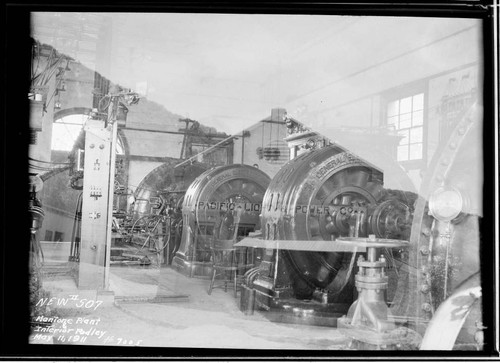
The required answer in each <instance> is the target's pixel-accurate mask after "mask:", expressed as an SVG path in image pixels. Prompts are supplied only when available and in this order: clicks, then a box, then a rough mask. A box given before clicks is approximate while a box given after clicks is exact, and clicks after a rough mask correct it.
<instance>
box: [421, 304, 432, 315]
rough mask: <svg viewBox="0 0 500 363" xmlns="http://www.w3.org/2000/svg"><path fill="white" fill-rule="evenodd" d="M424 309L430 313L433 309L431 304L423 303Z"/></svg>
mask: <svg viewBox="0 0 500 363" xmlns="http://www.w3.org/2000/svg"><path fill="white" fill-rule="evenodd" d="M422 310H423V311H425V312H427V313H429V312H430V311H431V310H432V307H431V304H429V303H424V304H422Z"/></svg>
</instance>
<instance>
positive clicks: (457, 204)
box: [429, 187, 463, 222]
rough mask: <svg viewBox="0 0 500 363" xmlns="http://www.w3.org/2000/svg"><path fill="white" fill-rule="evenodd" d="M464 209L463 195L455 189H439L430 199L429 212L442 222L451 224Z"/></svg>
mask: <svg viewBox="0 0 500 363" xmlns="http://www.w3.org/2000/svg"><path fill="white" fill-rule="evenodd" d="M462 208H463V198H462V194H460V192H459V191H458V190H457V189H455V188H451V187H442V188H439V189H437V190H436V191H434V193H432V195H431V197H430V198H429V210H430V212H431V214H432V215H433V216H434V217H435V218H436V219H438V220H439V221H441V222H449V221H451V220H453V219H455V218H456V217H457V216H458V215H459V214H460V212H461V211H462Z"/></svg>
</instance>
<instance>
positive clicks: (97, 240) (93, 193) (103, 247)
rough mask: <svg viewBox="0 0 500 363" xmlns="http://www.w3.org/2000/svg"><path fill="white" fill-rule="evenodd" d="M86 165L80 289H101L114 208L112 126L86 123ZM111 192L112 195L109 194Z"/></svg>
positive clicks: (106, 265) (92, 122)
mask: <svg viewBox="0 0 500 363" xmlns="http://www.w3.org/2000/svg"><path fill="white" fill-rule="evenodd" d="M84 130H85V164H84V173H85V175H84V182H83V204H82V232H81V251H80V266H79V274H78V275H79V276H78V288H79V289H97V290H102V289H105V288H106V287H107V286H106V285H107V282H106V281H105V280H106V278H107V273H106V268H109V253H107V250H108V249H109V246H107V240H108V238H107V234H108V226H107V225H108V216H109V209H108V208H110V206H111V208H112V205H113V201H112V198H113V194H112V190H113V189H112V188H111V187H110V183H111V180H110V177H111V173H110V170H111V168H112V167H114V165H111V162H112V160H111V153H112V151H114V150H112V149H111V146H112V135H113V134H112V131H113V126H112V125H108V127H105V126H104V121H100V120H91V119H90V120H88V121H87V123H86V125H85V127H84ZM110 190H111V193H110Z"/></svg>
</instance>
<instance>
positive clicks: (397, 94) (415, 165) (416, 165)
mask: <svg viewBox="0 0 500 363" xmlns="http://www.w3.org/2000/svg"><path fill="white" fill-rule="evenodd" d="M428 89H429V87H428V81H420V82H417V83H411V84H404V85H402V86H399V87H396V88H393V89H390V90H388V91H386V92H384V93H383V94H382V95H381V101H382V102H381V106H382V107H381V108H380V110H381V118H380V119H381V125H382V126H384V127H387V128H389V124H388V106H389V104H390V103H391V102H393V101H396V100H399V101H401V100H402V99H404V98H407V97H413V96H416V95H418V94H420V93H422V94H423V96H424V100H423V120H422V128H423V130H422V132H423V134H422V158H421V159H414V160H410V159H408V160H398V154H397V153H398V151H397V150H398V149H397V147H398V146H399V143H398V145H397V146H396V150H395V159H396V161H397V162H398V163H399V164H400V165H401V166H403V167H404V168H405V169H406V170H415V169H422V168H425V167H426V165H427V147H428V145H427V142H428V137H427V133H428V114H429V109H428V105H429V92H428ZM412 128H413V126H411V127H410V128H408V130H411V129H412ZM399 130H400V129H395V131H396V132H397V131H399ZM410 145H411V144H410Z"/></svg>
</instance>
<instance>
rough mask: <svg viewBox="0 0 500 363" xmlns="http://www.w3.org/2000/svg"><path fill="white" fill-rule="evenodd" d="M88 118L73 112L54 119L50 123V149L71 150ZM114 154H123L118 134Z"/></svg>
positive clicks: (123, 149)
mask: <svg viewBox="0 0 500 363" xmlns="http://www.w3.org/2000/svg"><path fill="white" fill-rule="evenodd" d="M88 118H89V116H88V115H85V114H73V115H66V116H63V117H60V118H58V119H56V120H55V121H54V123H53V125H52V150H57V151H71V149H72V148H73V145H74V144H75V141H76V139H77V137H78V135H79V134H80V131H81V130H82V128H83V126H84V125H85V122H86V121H87V120H88ZM116 154H117V155H125V148H124V145H123V141H122V140H121V137H120V136H118V139H117V142H116Z"/></svg>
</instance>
